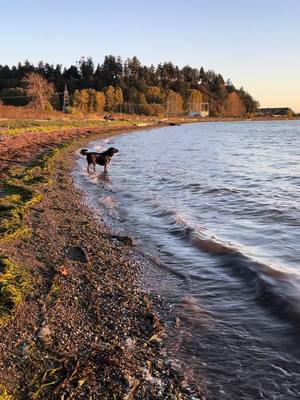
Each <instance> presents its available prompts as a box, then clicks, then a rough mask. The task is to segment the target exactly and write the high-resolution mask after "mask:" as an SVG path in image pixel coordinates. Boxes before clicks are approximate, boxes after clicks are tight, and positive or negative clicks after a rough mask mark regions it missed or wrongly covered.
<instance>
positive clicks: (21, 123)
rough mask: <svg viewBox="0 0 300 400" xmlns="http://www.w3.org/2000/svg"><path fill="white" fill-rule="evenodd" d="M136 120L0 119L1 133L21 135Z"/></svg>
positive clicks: (102, 125) (118, 124) (124, 124)
mask: <svg viewBox="0 0 300 400" xmlns="http://www.w3.org/2000/svg"><path fill="white" fill-rule="evenodd" d="M134 123H135V122H134V121H129V120H124V121H120V120H116V121H104V120H100V119H75V120H72V119H66V120H63V119H62V120H50V121H49V120H5V121H0V135H1V134H6V135H19V134H22V133H25V132H35V133H43V132H48V133H49V132H50V133H51V132H54V131H57V130H59V131H64V130H70V129H73V128H82V129H85V128H86V129H93V128H99V127H108V126H126V125H130V124H131V125H132V124H134Z"/></svg>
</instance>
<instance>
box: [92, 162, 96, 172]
mask: <svg viewBox="0 0 300 400" xmlns="http://www.w3.org/2000/svg"><path fill="white" fill-rule="evenodd" d="M93 164H94V172H96V164H95V163H93Z"/></svg>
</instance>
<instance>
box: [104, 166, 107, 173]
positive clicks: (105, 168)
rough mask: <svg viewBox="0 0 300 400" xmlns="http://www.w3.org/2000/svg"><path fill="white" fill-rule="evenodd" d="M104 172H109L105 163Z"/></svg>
mask: <svg viewBox="0 0 300 400" xmlns="http://www.w3.org/2000/svg"><path fill="white" fill-rule="evenodd" d="M104 173H105V174H107V165H106V164H105V165H104Z"/></svg>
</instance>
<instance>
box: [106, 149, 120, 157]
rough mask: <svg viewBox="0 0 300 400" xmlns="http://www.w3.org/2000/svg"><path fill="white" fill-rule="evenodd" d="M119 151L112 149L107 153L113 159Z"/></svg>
mask: <svg viewBox="0 0 300 400" xmlns="http://www.w3.org/2000/svg"><path fill="white" fill-rule="evenodd" d="M118 151H119V150H118V149H116V148H115V147H110V148H109V149H108V150H106V153H107V154H108V155H109V156H110V157H112V156H113V155H114V154H115V153H117V152H118Z"/></svg>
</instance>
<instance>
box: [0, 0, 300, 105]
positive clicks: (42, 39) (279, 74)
mask: <svg viewBox="0 0 300 400" xmlns="http://www.w3.org/2000/svg"><path fill="white" fill-rule="evenodd" d="M0 15H1V24H0V55H1V58H0V64H9V65H13V64H16V63H17V62H18V61H24V60H25V59H29V60H30V61H32V62H34V63H37V62H38V61H39V60H44V61H48V62H50V63H54V64H56V63H59V64H63V65H66V66H68V65H70V64H72V63H73V64H74V63H75V61H76V60H79V59H80V57H81V56H92V57H93V59H94V61H95V62H96V63H97V62H102V61H103V57H104V56H105V55H106V54H113V55H120V56H121V57H122V58H123V59H125V58H127V57H132V56H133V55H136V56H137V57H138V58H139V59H140V60H141V62H142V63H143V64H146V65H150V64H151V63H153V64H158V63H160V62H163V61H172V62H173V63H175V64H177V65H179V66H183V65H186V64H189V65H191V66H193V67H200V66H203V67H204V68H205V69H214V70H215V71H216V72H218V73H221V74H222V75H223V77H224V78H225V79H228V78H230V79H231V80H232V81H233V83H234V84H235V85H236V86H237V87H240V86H243V87H244V88H245V89H246V90H248V91H249V92H250V93H251V94H252V95H253V96H254V97H255V98H257V99H258V100H259V101H260V103H261V105H262V106H270V107H271V106H291V107H292V108H293V109H294V110H295V111H298V112H300V51H299V50H300V49H299V47H300V0H260V1H259V0H251V1H249V0H226V1H225V0H214V1H208V0H206V1H203V0H186V1H182V0H180V1H179V0H173V1H164V0H152V1H141V0H127V1H126V0H123V1H120V0H114V1H101V0H86V1H82V0H81V1H78V0H74V1H71V0H65V1H63V0H52V1H49V0H43V1H38V0H26V1H24V0H9V1H3V2H2V4H1V11H0Z"/></svg>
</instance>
